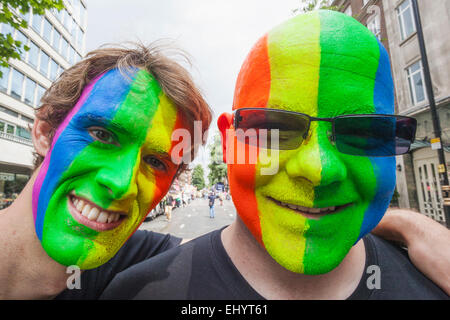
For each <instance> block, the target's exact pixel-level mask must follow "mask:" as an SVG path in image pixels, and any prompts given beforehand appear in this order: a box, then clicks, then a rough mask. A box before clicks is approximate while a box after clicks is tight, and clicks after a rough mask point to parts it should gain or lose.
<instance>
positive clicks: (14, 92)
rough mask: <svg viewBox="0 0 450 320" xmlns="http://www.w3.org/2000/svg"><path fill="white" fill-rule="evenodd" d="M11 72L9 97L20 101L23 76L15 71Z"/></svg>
mask: <svg viewBox="0 0 450 320" xmlns="http://www.w3.org/2000/svg"><path fill="white" fill-rule="evenodd" d="M11 70H12V78H11V96H13V97H14V98H16V99H20V98H21V97H22V90H23V80H24V75H23V74H22V73H21V72H19V71H17V70H16V69H11Z"/></svg>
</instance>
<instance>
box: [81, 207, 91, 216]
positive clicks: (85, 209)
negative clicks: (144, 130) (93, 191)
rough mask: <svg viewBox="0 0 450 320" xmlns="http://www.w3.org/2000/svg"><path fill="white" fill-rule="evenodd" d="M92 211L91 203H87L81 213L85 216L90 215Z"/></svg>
mask: <svg viewBox="0 0 450 320" xmlns="http://www.w3.org/2000/svg"><path fill="white" fill-rule="evenodd" d="M90 211H91V206H90V205H89V204H86V205H85V206H84V208H83V211H81V214H82V215H83V216H85V217H88V215H89V212H90Z"/></svg>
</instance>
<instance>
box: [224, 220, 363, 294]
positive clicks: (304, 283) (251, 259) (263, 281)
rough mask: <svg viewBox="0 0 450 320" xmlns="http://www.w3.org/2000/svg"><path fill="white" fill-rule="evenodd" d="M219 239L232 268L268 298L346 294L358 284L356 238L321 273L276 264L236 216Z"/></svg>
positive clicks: (360, 249)
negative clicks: (335, 262)
mask: <svg viewBox="0 0 450 320" xmlns="http://www.w3.org/2000/svg"><path fill="white" fill-rule="evenodd" d="M222 242H223V245H224V247H225V250H226V251H227V253H228V255H229V256H230V259H231V261H233V263H234V265H235V266H236V268H237V269H238V270H239V272H240V273H241V274H242V276H243V277H244V278H245V279H246V280H247V282H248V283H249V284H250V286H252V287H253V289H255V290H256V291H257V292H258V293H259V294H260V295H261V296H263V297H264V298H266V299H270V300H277V299H283V300H290V299H296V300H298V299H308V300H311V299H314V300H316V299H331V300H342V299H346V298H348V297H349V296H350V295H351V294H352V293H353V291H354V290H355V289H356V287H357V286H358V284H359V281H360V279H361V277H362V275H363V272H364V266H365V248H364V243H363V241H362V240H361V241H359V242H358V243H357V244H356V245H355V246H353V247H352V249H351V250H350V251H349V253H348V254H347V255H346V257H345V258H344V260H343V261H342V262H341V263H340V264H339V266H338V267H336V268H335V269H333V270H332V271H330V272H328V273H326V274H321V275H305V274H298V273H294V272H291V271H289V270H287V269H285V268H284V267H282V266H281V265H279V264H278V263H277V262H276V261H275V260H274V259H273V258H272V257H271V256H270V255H269V254H268V253H267V251H266V250H265V249H264V248H263V247H262V246H261V245H260V244H259V243H258V242H257V241H256V239H255V238H254V237H253V235H252V234H251V233H250V231H249V230H248V229H247V227H246V226H245V224H244V223H243V222H242V220H241V219H240V218H239V216H238V217H237V218H236V221H235V222H234V223H233V224H231V225H230V226H229V227H228V228H226V229H225V230H223V232H222Z"/></svg>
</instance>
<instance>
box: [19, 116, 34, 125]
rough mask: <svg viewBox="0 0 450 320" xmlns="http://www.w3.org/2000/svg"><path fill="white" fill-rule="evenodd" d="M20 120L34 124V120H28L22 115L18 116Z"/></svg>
mask: <svg viewBox="0 0 450 320" xmlns="http://www.w3.org/2000/svg"><path fill="white" fill-rule="evenodd" d="M20 118H21V119H22V120H25V121H26V122H28V123H34V120H33V119H31V118H28V117H26V116H24V115H23V114H22V115H20Z"/></svg>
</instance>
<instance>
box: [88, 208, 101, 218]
mask: <svg viewBox="0 0 450 320" xmlns="http://www.w3.org/2000/svg"><path fill="white" fill-rule="evenodd" d="M99 214H100V210H98V209H97V208H96V207H94V208H92V209H91V211H90V212H89V215H88V219H89V220H96V219H97V217H98V215H99Z"/></svg>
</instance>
